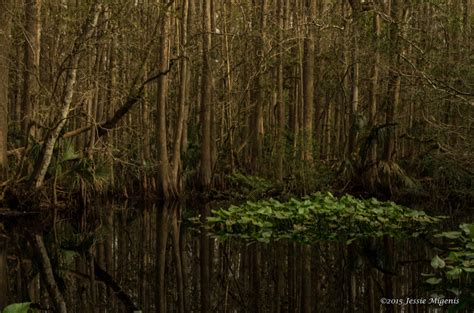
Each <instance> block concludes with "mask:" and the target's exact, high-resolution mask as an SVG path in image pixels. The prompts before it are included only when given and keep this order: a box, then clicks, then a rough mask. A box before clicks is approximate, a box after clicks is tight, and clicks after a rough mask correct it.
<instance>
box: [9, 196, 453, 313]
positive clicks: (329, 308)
mask: <svg viewBox="0 0 474 313" xmlns="http://www.w3.org/2000/svg"><path fill="white" fill-rule="evenodd" d="M221 206H222V204H219V203H208V204H199V203H187V204H186V205H181V204H178V203H173V204H157V203H152V204H146V205H144V204H140V205H129V204H109V205H104V206H101V207H98V208H96V209H95V211H96V212H100V214H99V213H94V214H98V215H99V216H100V223H99V224H95V225H88V224H87V223H86V222H85V221H77V220H76V221H72V222H71V221H68V220H63V221H61V222H60V223H59V224H58V225H61V226H59V227H58V229H56V230H55V231H52V232H51V234H50V235H49V236H47V237H45V238H46V239H47V240H49V241H53V238H54V236H60V238H56V240H57V241H58V242H61V248H60V249H59V251H60V252H59V253H58V255H60V257H59V258H60V259H61V261H60V264H62V265H61V266H60V268H59V269H58V273H60V276H61V277H62V278H63V279H64V282H65V283H66V285H67V289H66V291H65V292H64V293H65V298H66V299H67V300H66V301H67V302H68V308H70V312H133V311H134V310H136V309H138V310H139V311H141V312H229V313H230V312H341V313H344V312H418V313H421V312H447V311H448V306H447V305H441V304H442V303H441V302H442V301H439V300H440V299H439V298H437V296H436V295H433V293H432V292H430V291H429V290H428V289H427V285H426V284H425V283H424V281H425V280H426V277H423V276H422V273H430V272H432V267H431V265H430V262H431V260H432V258H433V256H434V255H435V254H436V252H434V250H433V248H432V247H430V246H429V245H428V244H427V243H426V241H425V240H422V239H419V238H412V239H404V240H394V239H392V238H388V237H383V238H378V239H368V240H362V241H360V242H359V241H358V242H357V243H356V242H354V243H353V244H351V245H346V243H345V242H343V243H340V242H334V241H328V242H319V243H316V244H311V245H308V244H304V243H298V242H294V241H289V240H279V241H271V242H270V243H261V242H255V243H248V242H243V241H242V240H240V239H237V238H233V237H231V238H229V239H227V240H225V241H220V240H217V239H216V238H214V236H210V235H209V233H208V231H207V230H204V231H199V229H198V228H197V227H196V225H194V224H193V223H192V222H189V218H190V217H193V216H196V215H197V214H198V213H199V212H201V213H203V214H204V215H207V214H209V212H210V211H211V209H213V208H219V207H221ZM92 211H93V210H91V212H92ZM90 214H92V213H90ZM85 215H87V212H86V214H85ZM73 223H74V224H76V225H80V226H79V227H80V228H81V232H80V233H81V235H77V233H78V232H77V229H76V230H73V227H71V224H73ZM76 227H77V226H76ZM73 233H76V235H74V234H73ZM87 234H89V235H87ZM72 246H74V247H75V248H74V250H76V251H74V252H73V251H72V249H71V250H69V249H68V247H72ZM81 246H82V248H83V251H82V252H81V249H80V248H78V247H81ZM78 251H79V252H78ZM11 263H12V264H10V265H14V264H13V263H14V262H13V261H11ZM94 263H96V264H97V265H98V266H99V267H100V268H101V269H102V270H103V271H104V272H107V273H108V274H110V277H109V278H107V277H105V280H107V279H110V280H113V282H114V283H115V288H114V287H113V286H112V285H113V284H112V285H111V284H110V281H109V284H107V285H106V284H104V283H103V282H104V281H105V280H104V277H102V278H100V279H98V278H97V277H98V273H97V269H95V270H94ZM56 264H58V263H56ZM10 268H12V266H10ZM94 272H95V274H94ZM99 274H100V273H99ZM23 276H24V275H23ZM94 276H95V277H96V279H93V278H91V277H94ZM99 276H100V275H99ZM10 277H11V275H10ZM24 281H25V277H22V275H20V274H19V275H18V277H17V279H16V281H12V282H10V285H11V286H10V290H11V291H12V293H16V294H21V289H25V287H26V286H25V282H24ZM22 284H23V285H22ZM28 286H29V290H28V293H29V294H30V297H32V298H33V301H34V302H39V303H41V301H42V300H44V298H45V295H46V290H45V288H42V287H41V282H40V281H39V279H38V277H36V278H34V279H33V281H32V282H30V283H29V284H28ZM111 286H112V287H111ZM24 292H25V291H24ZM409 299H411V300H409ZM390 301H392V302H398V305H392V306H391V305H388V304H386V303H383V302H390ZM407 301H411V302H413V303H415V304H408V305H400V303H402V304H406V302H407ZM17 302H21V299H17ZM420 302H421V303H420ZM423 302H425V303H424V304H423ZM430 302H431V305H430V304H429V303H430ZM416 303H418V304H416Z"/></svg>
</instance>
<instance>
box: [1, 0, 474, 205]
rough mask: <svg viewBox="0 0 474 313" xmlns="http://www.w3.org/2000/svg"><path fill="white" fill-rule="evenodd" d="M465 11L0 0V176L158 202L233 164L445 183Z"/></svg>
mask: <svg viewBox="0 0 474 313" xmlns="http://www.w3.org/2000/svg"><path fill="white" fill-rule="evenodd" d="M472 7H473V4H472V1H470V0H462V1H461V0H452V1H396V0H392V1H374V2H364V1H362V2H360V1H324V0H320V1H298V0H295V1H291V0H279V1H211V0H209V1H199V2H196V1H170V2H166V1H162V2H160V1H138V0H137V1H107V2H104V3H101V2H100V1H95V2H92V3H91V1H45V0H43V1H40V0H30V1H25V2H24V3H19V2H13V1H3V2H2V7H1V12H2V15H1V27H2V31H1V43H2V49H1V54H2V55H1V58H0V60H1V67H0V68H1V71H2V73H1V84H2V88H1V101H0V103H1V110H2V114H0V118H1V121H0V125H1V128H0V135H1V136H0V138H1V140H0V156H1V157H0V166H1V168H2V173H3V174H2V175H3V177H4V178H5V180H4V181H7V182H8V183H10V184H15V183H18V182H23V183H25V185H26V186H29V187H31V186H35V187H36V188H38V187H40V186H43V185H44V182H45V179H46V182H48V184H47V185H48V187H47V188H49V190H48V191H53V190H52V189H51V188H53V189H55V188H62V187H66V186H67V189H68V190H69V189H71V188H72V189H75V190H76V191H77V190H85V189H88V187H91V186H92V187H94V188H96V189H97V188H100V189H101V190H106V189H108V190H114V188H115V190H118V191H120V192H126V191H127V188H131V187H132V186H134V188H135V189H133V190H135V191H136V190H147V191H153V192H155V191H157V192H158V194H160V195H161V196H162V197H165V198H172V197H176V196H178V195H180V194H182V192H183V191H184V190H190V189H196V190H209V189H210V188H211V187H216V188H218V189H225V188H226V183H228V180H227V179H226V177H228V175H229V174H234V173H236V172H239V173H243V174H245V175H254V176H261V177H264V178H267V179H269V180H271V181H279V182H282V183H283V185H284V186H285V188H290V189H291V188H293V189H298V190H297V191H298V192H301V193H307V192H308V191H311V190H317V189H318V188H321V187H322V186H324V185H325V184H327V183H328V182H333V179H334V178H335V176H337V177H338V178H342V180H343V181H346V182H347V181H349V182H351V183H350V186H346V188H352V187H354V186H359V187H363V189H365V190H372V191H377V192H379V193H382V194H385V195H387V196H391V195H393V194H394V193H396V192H397V191H400V189H405V191H407V190H408V189H409V190H408V191H410V192H414V191H415V189H417V190H418V191H420V190H421V188H417V187H420V183H422V184H424V185H425V187H426V186H428V187H429V186H431V185H432V184H435V185H436V186H437V187H436V188H437V193H438V194H439V191H440V190H439V189H445V188H449V189H453V190H454V191H455V192H458V193H461V194H462V193H463V192H465V191H467V190H466V189H467V187H470V185H469V186H467V185H465V183H470V182H469V179H470V178H468V177H469V176H471V178H472V150H473V142H472V127H473V126H472V122H473V121H472V117H473V114H472V113H473V98H472V97H473V82H474V79H473V75H474V71H473V53H472V51H473V50H472V42H473V40H472V39H473V38H472ZM7 173H8V174H7ZM5 184H6V183H3V184H2V185H5ZM139 185H140V186H139ZM123 186H125V187H123ZM137 188H139V189H137ZM27 189H28V190H31V189H30V188H27ZM128 191H129V193H130V190H128ZM51 194H55V195H57V194H56V192H51ZM443 196H445V195H444V194H443Z"/></svg>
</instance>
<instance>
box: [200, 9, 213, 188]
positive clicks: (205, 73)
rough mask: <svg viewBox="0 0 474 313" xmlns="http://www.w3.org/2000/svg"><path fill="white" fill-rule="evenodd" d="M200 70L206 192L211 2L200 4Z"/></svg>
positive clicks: (204, 184)
mask: <svg viewBox="0 0 474 313" xmlns="http://www.w3.org/2000/svg"><path fill="white" fill-rule="evenodd" d="M202 5H203V7H202V70H201V112H200V123H201V166H200V169H199V176H200V184H201V187H202V188H203V189H204V190H206V189H208V188H209V187H210V186H211V181H212V156H211V106H212V105H211V98H212V72H211V62H210V50H211V32H212V29H211V0H203V2H202Z"/></svg>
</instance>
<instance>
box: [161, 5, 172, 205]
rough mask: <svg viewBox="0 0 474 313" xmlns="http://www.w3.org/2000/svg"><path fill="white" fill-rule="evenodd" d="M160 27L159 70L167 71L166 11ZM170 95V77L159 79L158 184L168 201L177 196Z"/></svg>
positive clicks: (167, 27) (167, 18)
mask: <svg viewBox="0 0 474 313" xmlns="http://www.w3.org/2000/svg"><path fill="white" fill-rule="evenodd" d="M161 19H162V20H161V26H160V30H161V31H160V57H159V60H158V69H159V71H160V72H164V71H166V69H167V68H168V63H169V45H170V43H169V28H170V17H169V13H168V12H167V11H166V9H163V12H162V14H161ZM167 93H168V76H167V75H163V76H161V77H160V78H159V79H158V94H157V100H158V119H157V133H158V135H157V136H158V147H157V148H158V184H159V188H160V190H159V192H160V195H161V196H162V197H163V198H165V199H168V198H170V197H173V196H174V194H175V188H174V186H173V185H172V182H171V181H170V164H169V161H168V142H167V123H166V99H167Z"/></svg>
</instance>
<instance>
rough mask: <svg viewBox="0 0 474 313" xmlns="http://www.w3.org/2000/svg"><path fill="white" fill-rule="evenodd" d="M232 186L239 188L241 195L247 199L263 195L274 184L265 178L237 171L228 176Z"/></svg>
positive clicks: (235, 188)
mask: <svg viewBox="0 0 474 313" xmlns="http://www.w3.org/2000/svg"><path fill="white" fill-rule="evenodd" d="M228 179H229V182H230V185H231V188H232V189H233V190H237V192H238V193H239V194H240V195H244V196H245V197H246V198H247V199H255V198H258V197H261V196H262V195H263V194H264V193H265V192H267V191H268V190H269V189H270V188H272V187H273V184H272V183H271V182H270V181H268V180H266V179H265V178H262V177H258V176H251V175H244V174H242V173H240V172H236V173H234V174H232V175H229V176H228Z"/></svg>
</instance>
